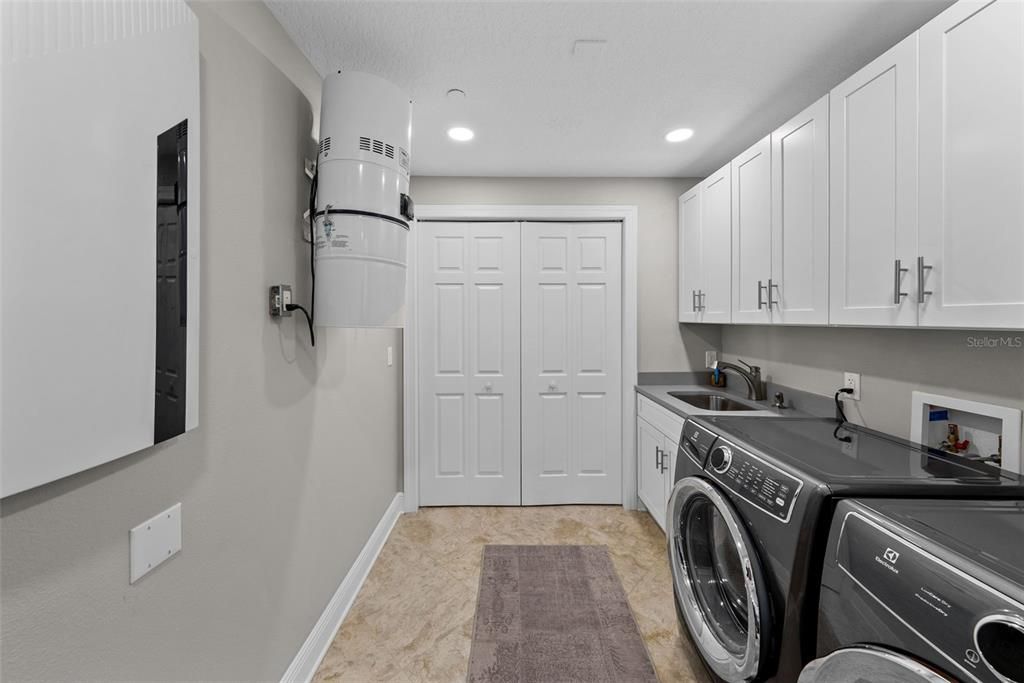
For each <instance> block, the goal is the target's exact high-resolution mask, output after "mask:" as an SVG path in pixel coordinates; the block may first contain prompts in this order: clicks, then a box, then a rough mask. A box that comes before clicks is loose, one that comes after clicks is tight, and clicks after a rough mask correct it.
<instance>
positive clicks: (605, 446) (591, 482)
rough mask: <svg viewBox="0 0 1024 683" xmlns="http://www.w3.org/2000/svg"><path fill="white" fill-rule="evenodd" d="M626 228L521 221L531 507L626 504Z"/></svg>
mask: <svg viewBox="0 0 1024 683" xmlns="http://www.w3.org/2000/svg"><path fill="white" fill-rule="evenodd" d="M621 233H622V228H621V224H620V223H523V227H522V244H523V247H522V348H523V354H522V358H523V364H522V376H523V383H522V386H523V390H522V397H523V398H522V405H523V417H522V438H523V443H522V453H523V457H522V463H523V464H522V470H523V474H522V477H523V480H522V488H523V494H522V495H523V497H522V502H523V504H524V505H546V504H560V503H561V504H564V503H619V502H621V501H622V438H621V431H622V383H621V376H622V291H621V288H622V274H621V267H622V266H621V263H622V259H621Z"/></svg>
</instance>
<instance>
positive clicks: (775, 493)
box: [705, 437, 803, 522]
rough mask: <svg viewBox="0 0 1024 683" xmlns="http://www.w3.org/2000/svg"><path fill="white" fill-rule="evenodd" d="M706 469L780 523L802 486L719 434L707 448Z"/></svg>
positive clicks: (788, 512) (787, 519) (786, 516)
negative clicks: (709, 451) (708, 452)
mask: <svg viewBox="0 0 1024 683" xmlns="http://www.w3.org/2000/svg"><path fill="white" fill-rule="evenodd" d="M705 469H706V470H710V471H712V472H714V473H715V474H716V475H717V478H718V480H719V481H721V482H722V483H723V484H724V485H725V486H726V487H728V488H729V489H730V490H731V491H733V492H734V493H736V494H737V495H739V496H740V497H741V498H743V499H744V500H746V501H747V502H748V503H751V504H752V505H754V506H756V507H758V508H759V509H761V510H763V511H764V512H767V513H768V514H769V515H771V516H773V517H775V518H777V519H779V520H780V521H783V522H788V521H789V517H790V514H791V513H792V512H793V504H794V503H795V502H796V498H797V495H798V494H799V492H800V489H801V488H802V486H803V482H801V481H800V480H799V479H797V478H796V477H793V476H791V475H789V474H787V473H786V472H783V471H782V470H780V469H779V468H778V467H775V466H774V465H771V464H769V463H768V462H767V461H765V460H763V459H761V458H758V457H757V456H755V455H753V454H751V453H748V452H747V451H744V450H742V449H740V448H738V447H736V446H734V445H733V444H731V443H729V442H728V441H726V440H725V439H723V438H721V437H719V438H718V440H717V441H715V443H714V446H712V448H711V453H710V454H709V456H708V460H707V466H706V467H705Z"/></svg>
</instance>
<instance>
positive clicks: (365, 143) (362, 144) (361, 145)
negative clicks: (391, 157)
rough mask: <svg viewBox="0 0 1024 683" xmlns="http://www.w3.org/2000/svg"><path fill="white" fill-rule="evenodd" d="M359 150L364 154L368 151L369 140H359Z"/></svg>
mask: <svg viewBox="0 0 1024 683" xmlns="http://www.w3.org/2000/svg"><path fill="white" fill-rule="evenodd" d="M359 149H361V150H364V151H366V152H369V151H370V138H359Z"/></svg>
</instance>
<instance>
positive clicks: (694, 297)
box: [690, 289, 697, 313]
mask: <svg viewBox="0 0 1024 683" xmlns="http://www.w3.org/2000/svg"><path fill="white" fill-rule="evenodd" d="M690 308H692V309H693V312H694V313H696V312H697V290H696V289H691V290H690Z"/></svg>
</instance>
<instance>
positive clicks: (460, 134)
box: [448, 126, 473, 142]
mask: <svg viewBox="0 0 1024 683" xmlns="http://www.w3.org/2000/svg"><path fill="white" fill-rule="evenodd" d="M448 137H450V138H451V139H452V140H455V141H456V142H469V141H470V140H472V139H473V131H471V130H470V129H469V128H463V127H462V126H455V127H454V128H449V129H448Z"/></svg>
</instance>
